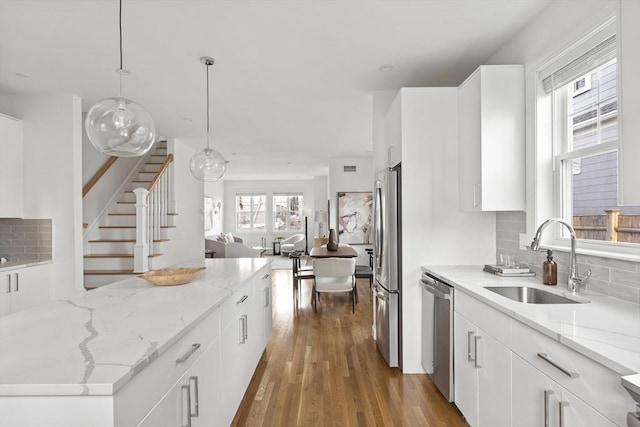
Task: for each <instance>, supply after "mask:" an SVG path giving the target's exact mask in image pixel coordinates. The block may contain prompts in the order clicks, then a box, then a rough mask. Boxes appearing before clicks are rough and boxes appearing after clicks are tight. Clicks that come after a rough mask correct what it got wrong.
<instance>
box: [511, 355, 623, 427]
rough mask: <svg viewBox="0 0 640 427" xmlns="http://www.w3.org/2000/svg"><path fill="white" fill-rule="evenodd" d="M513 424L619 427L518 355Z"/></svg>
mask: <svg viewBox="0 0 640 427" xmlns="http://www.w3.org/2000/svg"><path fill="white" fill-rule="evenodd" d="M512 370H513V398H512V411H513V422H512V425H514V426H520V427H540V426H548V427H561V426H593V427H608V426H612V427H613V426H615V425H616V424H615V423H613V422H612V421H610V420H608V419H607V418H606V417H604V416H603V415H602V414H600V413H598V412H597V411H595V410H594V409H593V408H591V407H590V406H589V405H587V404H586V403H585V402H583V401H582V400H580V399H579V398H578V397H576V396H575V395H574V394H573V393H571V392H569V391H568V390H566V389H564V388H563V387H561V386H560V385H559V384H558V383H556V382H555V381H553V380H552V379H551V378H549V377H548V376H547V375H545V374H543V373H542V372H540V371H539V370H538V369H536V368H534V367H533V366H532V365H531V364H529V363H528V362H526V361H524V360H523V359H522V358H520V357H519V356H517V355H515V354H514V355H513V367H512Z"/></svg>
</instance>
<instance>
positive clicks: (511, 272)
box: [483, 264, 536, 277]
mask: <svg viewBox="0 0 640 427" xmlns="http://www.w3.org/2000/svg"><path fill="white" fill-rule="evenodd" d="M483 270H484V271H486V272H489V273H492V274H495V275H496V276H502V277H532V276H535V275H536V273H534V272H533V271H531V270H529V268H528V267H519V266H514V267H506V266H504V265H490V264H485V265H484V269H483Z"/></svg>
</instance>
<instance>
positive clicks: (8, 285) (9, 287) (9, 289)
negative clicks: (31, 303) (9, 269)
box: [5, 273, 11, 294]
mask: <svg viewBox="0 0 640 427" xmlns="http://www.w3.org/2000/svg"><path fill="white" fill-rule="evenodd" d="M5 293H6V294H10V293H11V273H9V274H7V290H6V291H5Z"/></svg>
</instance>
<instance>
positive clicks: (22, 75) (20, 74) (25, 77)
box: [16, 73, 29, 79]
mask: <svg viewBox="0 0 640 427" xmlns="http://www.w3.org/2000/svg"><path fill="white" fill-rule="evenodd" d="M16 76H18V77H22V78H23V79H28V78H29V76H28V75H27V74H25V73H16Z"/></svg>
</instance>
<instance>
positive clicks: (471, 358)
mask: <svg viewBox="0 0 640 427" xmlns="http://www.w3.org/2000/svg"><path fill="white" fill-rule="evenodd" d="M475 334H476V333H475V332H473V331H468V332H467V362H475V359H474V358H473V357H472V356H471V337H472V336H474V335H475Z"/></svg>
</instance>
